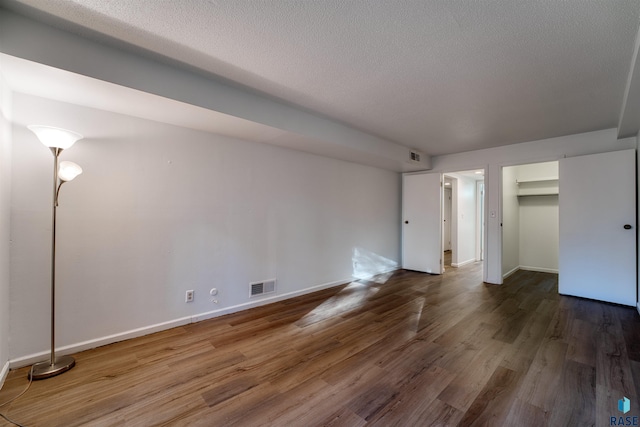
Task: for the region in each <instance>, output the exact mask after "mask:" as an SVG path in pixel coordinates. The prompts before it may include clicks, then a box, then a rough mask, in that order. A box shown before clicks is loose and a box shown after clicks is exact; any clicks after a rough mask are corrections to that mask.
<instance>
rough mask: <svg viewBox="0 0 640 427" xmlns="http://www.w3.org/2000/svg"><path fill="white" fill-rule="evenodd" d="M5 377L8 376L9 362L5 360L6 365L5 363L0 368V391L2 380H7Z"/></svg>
mask: <svg viewBox="0 0 640 427" xmlns="http://www.w3.org/2000/svg"><path fill="white" fill-rule="evenodd" d="M7 375H9V361H8V360H7V363H5V364H4V366H3V367H2V370H1V371H0V389H1V388H2V386H3V385H4V380H6V379H7Z"/></svg>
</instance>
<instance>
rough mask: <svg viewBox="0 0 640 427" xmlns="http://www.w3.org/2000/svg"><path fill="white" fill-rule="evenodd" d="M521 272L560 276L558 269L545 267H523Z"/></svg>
mask: <svg viewBox="0 0 640 427" xmlns="http://www.w3.org/2000/svg"><path fill="white" fill-rule="evenodd" d="M520 270H526V271H537V272H539V273H555V274H558V269H557V268H545V267H528V266H526V265H521V266H520Z"/></svg>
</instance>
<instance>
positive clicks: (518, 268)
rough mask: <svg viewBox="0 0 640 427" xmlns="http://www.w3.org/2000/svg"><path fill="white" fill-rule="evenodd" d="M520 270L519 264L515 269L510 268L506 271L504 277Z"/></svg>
mask: <svg viewBox="0 0 640 427" xmlns="http://www.w3.org/2000/svg"><path fill="white" fill-rule="evenodd" d="M518 270H520V266H517V267H516V268H514V269H513V270H509V271H507V272H506V273H504V274H503V275H502V278H503V279H506V278H507V277H509V276H511V275H512V274H513V273H515V272H516V271H518Z"/></svg>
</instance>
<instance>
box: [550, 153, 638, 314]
mask: <svg viewBox="0 0 640 427" xmlns="http://www.w3.org/2000/svg"><path fill="white" fill-rule="evenodd" d="M635 157H636V154H635V150H623V151H615V152H611V153H603V154H594V155H589V156H579V157H571V158H567V159H561V160H560V196H559V197H560V199H559V201H560V203H559V214H560V236H559V237H560V252H559V260H558V261H559V270H560V274H559V292H560V293H561V294H563V295H574V296H578V297H584V298H590V299H595V300H600V301H608V302H613V303H617V304H624V305H631V306H635V305H636V230H635V228H636V219H635V218H636V213H635V207H636V187H635Z"/></svg>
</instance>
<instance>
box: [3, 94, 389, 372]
mask: <svg viewBox="0 0 640 427" xmlns="http://www.w3.org/2000/svg"><path fill="white" fill-rule="evenodd" d="M14 112H15V115H16V125H15V126H14V129H13V131H14V149H13V209H12V219H13V225H12V229H13V234H14V236H13V239H14V246H13V250H12V264H11V267H12V269H13V270H12V271H13V273H14V274H13V275H12V283H11V287H12V295H13V296H12V309H11V326H12V332H11V340H12V341H11V358H12V360H14V362H15V364H25V363H26V362H28V363H30V362H31V361H32V359H34V358H37V356H38V355H40V354H45V353H46V351H47V349H48V342H49V341H48V333H49V330H48V304H49V296H48V285H49V276H48V275H49V262H48V257H49V251H48V248H49V243H48V242H49V239H50V214H51V208H50V204H49V202H50V198H51V195H50V191H51V188H50V185H51V183H50V180H51V165H52V156H51V154H50V152H49V151H48V150H47V149H46V148H44V147H43V146H42V145H41V144H40V143H39V142H38V141H37V139H36V138H35V136H34V135H33V134H31V132H29V131H28V130H27V129H25V128H24V125H26V124H29V123H40V124H53V123H55V124H57V125H58V126H61V127H67V128H71V129H73V130H76V131H78V132H80V133H83V134H84V135H85V139H84V140H81V141H79V142H78V143H77V144H76V145H75V146H73V147H72V148H71V149H69V150H67V151H65V152H63V153H62V159H63V160H73V161H75V162H77V163H79V164H80V165H81V166H82V167H83V168H84V173H83V174H82V175H80V176H79V177H78V178H77V179H76V180H75V181H73V182H71V183H68V184H65V186H64V187H63V188H62V192H61V196H60V207H59V209H58V262H59V263H58V273H59V274H58V309H57V316H58V317H57V326H58V335H57V337H58V344H59V346H60V347H68V348H69V349H72V350H77V349H79V348H82V347H83V346H86V345H90V344H95V343H104V342H109V341H114V340H117V339H120V338H123V337H126V336H132V335H135V334H139V331H135V330H136V329H137V328H142V330H143V332H148V331H150V330H154V329H161V328H164V327H168V326H173V325H175V324H180V323H185V322H188V321H191V320H192V319H196V320H197V319H201V318H205V317H209V316H213V315H216V314H220V313H224V312H228V311H233V310H237V309H239V308H244V307H246V304H248V303H250V301H253V300H250V299H249V297H248V295H249V285H248V284H249V282H252V281H257V280H263V279H269V278H274V277H275V278H277V279H278V295H279V296H283V295H285V294H292V293H293V294H295V293H299V292H303V291H305V290H308V289H310V288H313V287H316V286H329V285H333V284H336V283H339V282H342V281H343V280H348V279H350V278H351V276H352V274H353V273H354V272H353V265H354V264H355V263H354V257H359V258H363V260H362V261H363V262H360V263H357V264H358V265H368V266H369V270H370V271H369V272H370V273H375V272H376V270H378V271H382V270H388V269H389V268H393V267H394V266H396V265H397V262H398V260H399V254H400V228H399V227H400V197H401V191H400V190H401V188H400V187H401V180H400V176H399V175H398V174H397V173H393V172H388V171H384V170H381V169H376V168H372V167H367V166H361V165H356V164H352V163H347V162H343V161H338V160H333V159H328V158H324V157H320V156H315V155H311V154H306V153H302V152H298V151H293V150H287V149H282V148H278V147H274V146H271V145H267V144H260V143H253V142H247V141H242V140H234V139H231V138H226V137H221V136H216V135H212V134H207V133H203V132H198V131H193V130H188V129H184V128H178V127H175V126H171V125H165V124H160V123H155V122H150V121H146V120H142V119H136V118H132V117H126V116H122V115H118V114H113V113H109V112H105V111H99V110H93V109H89V108H84V107H78V106H74V105H69V104H62V103H58V102H53V101H48V100H44V99H41V98H36V97H32V96H27V95H18V94H16V96H15V99H14ZM356 261H357V260H356ZM360 273H362V272H360ZM212 287H217V288H218V289H219V295H218V297H217V298H218V300H219V303H218V304H217V305H216V304H214V303H212V302H211V301H210V298H209V297H208V292H209V289H210V288H212ZM187 289H194V290H195V302H193V303H190V304H186V303H184V294H185V291H186V290H187ZM215 310H220V311H218V312H214V313H211V312H212V311H215ZM85 342H88V343H89V344H86V343H85ZM83 343H84V344H83Z"/></svg>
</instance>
